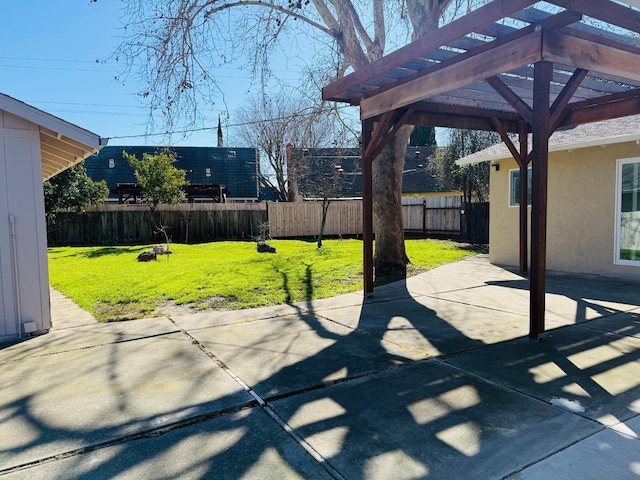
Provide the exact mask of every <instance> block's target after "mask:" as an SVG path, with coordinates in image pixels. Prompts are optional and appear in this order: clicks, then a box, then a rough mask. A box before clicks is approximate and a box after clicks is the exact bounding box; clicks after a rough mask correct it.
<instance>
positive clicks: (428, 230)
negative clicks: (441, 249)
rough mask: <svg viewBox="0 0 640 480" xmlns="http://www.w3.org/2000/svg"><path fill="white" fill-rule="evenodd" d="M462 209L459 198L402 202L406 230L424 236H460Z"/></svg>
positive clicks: (408, 199)
mask: <svg viewBox="0 0 640 480" xmlns="http://www.w3.org/2000/svg"><path fill="white" fill-rule="evenodd" d="M461 209H462V200H461V198H460V197H459V196H447V197H427V198H405V199H403V200H402V223H403V226H404V230H405V232H413V233H422V234H424V235H443V236H456V235H459V234H460V211H461Z"/></svg>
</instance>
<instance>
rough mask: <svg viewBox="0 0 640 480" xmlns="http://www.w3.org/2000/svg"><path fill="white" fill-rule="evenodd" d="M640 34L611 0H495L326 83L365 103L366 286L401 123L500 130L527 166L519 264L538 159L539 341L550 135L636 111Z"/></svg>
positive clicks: (332, 92)
mask: <svg viewBox="0 0 640 480" xmlns="http://www.w3.org/2000/svg"><path fill="white" fill-rule="evenodd" d="M639 33H640V13H639V12H638V11H637V10H635V9H633V8H630V7H628V6H625V5H623V4H621V3H617V2H615V1H612V0H546V1H541V2H538V1H532V0H494V1H492V2H490V3H488V4H486V5H485V6H483V7H481V8H479V9H477V10H475V11H473V12H472V13H470V14H468V15H466V16H464V17H462V18H459V19H458V20H455V21H453V22H451V23H449V24H447V25H445V26H444V27H442V28H440V29H438V30H436V31H434V32H432V33H429V34H426V35H424V36H422V37H420V38H419V39H417V40H416V41H414V42H412V43H411V44H409V45H407V46H405V47H403V48H401V49H399V50H397V51H395V52H393V53H391V54H389V55H387V56H385V57H383V58H382V59H380V60H378V61H376V62H373V63H371V64H369V65H366V66H365V67H362V68H360V69H358V70H357V71H355V72H353V73H351V74H350V75H348V76H346V77H344V78H341V79H339V80H336V81H335V82H333V83H331V84H330V85H328V86H326V87H325V88H323V90H322V97H323V99H324V100H332V101H338V102H347V103H349V104H351V105H359V106H360V117H361V120H362V140H363V141H362V149H363V154H362V161H363V166H362V172H363V182H364V184H363V197H364V217H363V229H364V232H363V240H364V290H365V294H370V293H372V292H373V222H372V189H371V182H372V169H371V165H372V162H373V161H374V159H375V157H376V156H377V155H378V154H379V153H380V152H381V150H382V149H383V148H384V147H385V145H387V144H388V142H389V141H390V140H391V139H392V138H393V136H394V134H395V132H397V131H398V129H399V128H400V127H401V126H403V125H424V126H440V127H451V128H462V129H474V130H490V131H496V132H498V133H499V134H500V136H501V138H502V140H503V141H504V142H505V144H506V145H507V147H508V148H509V150H510V152H511V154H512V155H513V157H514V158H515V160H516V162H517V163H518V165H519V167H520V179H521V181H520V187H521V190H520V269H521V270H522V271H523V272H524V271H526V270H527V252H528V246H527V237H528V232H527V183H528V182H527V169H528V166H529V164H531V168H532V202H531V203H532V207H531V266H530V328H529V337H530V338H532V339H540V338H541V337H542V336H543V334H544V331H545V321H544V320H545V319H544V316H545V282H546V248H547V229H546V226H547V177H548V154H549V146H548V140H549V137H550V135H551V134H552V133H553V132H554V131H555V130H557V129H558V128H562V127H569V126H574V125H580V124H583V123H589V122H596V121H601V120H607V119H611V118H618V117H624V116H629V115H634V114H638V113H640V40H639V37H638V34H639ZM529 133H531V134H532V142H531V143H532V145H531V149H529V146H528V145H527V137H528V134H529ZM515 136H517V137H518V139H519V142H518V143H519V147H516V146H515V143H514V142H513V141H512V138H515ZM576 208H579V206H576Z"/></svg>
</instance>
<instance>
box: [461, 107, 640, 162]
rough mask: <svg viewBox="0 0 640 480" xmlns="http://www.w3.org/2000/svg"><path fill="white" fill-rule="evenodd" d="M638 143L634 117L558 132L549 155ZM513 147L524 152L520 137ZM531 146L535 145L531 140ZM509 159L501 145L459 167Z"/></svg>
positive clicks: (639, 122)
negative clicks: (625, 143)
mask: <svg viewBox="0 0 640 480" xmlns="http://www.w3.org/2000/svg"><path fill="white" fill-rule="evenodd" d="M529 137H530V136H529ZM638 141H640V115H633V116H630V117H625V118H614V119H611V120H605V121H602V122H596V123H587V124H584V125H578V126H577V127H572V128H568V129H565V130H557V131H556V132H554V133H553V135H551V137H550V138H549V151H550V152H559V151H564V150H575V149H578V148H587V147H595V146H604V145H612V144H615V143H623V142H638ZM513 143H514V145H515V147H516V148H517V149H520V143H519V142H518V139H517V137H514V138H513ZM528 143H529V144H531V138H529V142H528ZM505 158H511V152H510V151H509V149H508V148H507V146H506V145H505V144H504V143H497V144H495V145H492V146H490V147H488V148H485V149H484V150H481V151H479V152H476V153H473V154H471V155H468V156H466V157H464V158H461V159H459V160H457V161H456V163H457V164H458V165H470V164H474V163H481V162H489V161H492V160H502V159H505Z"/></svg>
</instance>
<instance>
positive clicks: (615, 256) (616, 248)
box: [613, 157, 640, 267]
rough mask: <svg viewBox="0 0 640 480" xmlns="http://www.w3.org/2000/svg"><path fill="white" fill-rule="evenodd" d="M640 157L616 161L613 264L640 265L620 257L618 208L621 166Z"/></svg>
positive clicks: (620, 197) (637, 161)
mask: <svg viewBox="0 0 640 480" xmlns="http://www.w3.org/2000/svg"><path fill="white" fill-rule="evenodd" d="M639 162H640V157H632V158H619V159H618V160H617V161H616V193H615V195H616V201H615V205H616V206H615V209H616V210H615V212H614V213H615V215H614V218H615V220H614V222H615V224H614V230H613V231H614V241H613V263H614V265H630V266H633V267H640V261H637V260H622V259H621V258H620V220H621V218H620V214H621V213H622V212H621V211H620V210H621V209H622V204H621V202H622V195H621V194H620V193H621V191H622V166H623V165H626V164H627V163H639Z"/></svg>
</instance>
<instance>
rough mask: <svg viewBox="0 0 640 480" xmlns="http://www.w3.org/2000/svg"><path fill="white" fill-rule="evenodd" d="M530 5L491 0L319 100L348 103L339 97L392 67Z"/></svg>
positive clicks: (353, 76) (355, 75)
mask: <svg viewBox="0 0 640 480" xmlns="http://www.w3.org/2000/svg"><path fill="white" fill-rule="evenodd" d="M534 3H536V0H494V1H493V2H490V3H488V4H487V5H484V6H482V7H480V8H478V9H477V10H476V11H475V12H474V13H475V15H474V16H473V19H470V18H465V17H462V18H458V19H457V20H454V21H453V22H451V23H449V24H447V25H445V26H443V27H442V28H439V29H438V30H437V31H435V32H430V33H427V34H426V35H423V36H422V37H420V38H418V39H417V40H415V41H414V42H411V43H410V44H409V45H406V46H404V47H402V48H400V49H398V50H396V51H395V52H393V53H390V54H389V55H387V56H386V57H385V58H384V61H378V62H374V63H370V64H368V65H365V66H363V67H361V68H359V69H358V70H356V71H355V72H353V73H351V74H350V75H347V76H346V77H344V78H341V79H338V80H336V81H335V82H333V83H331V84H330V85H327V86H326V87H324V88H323V89H322V98H323V99H324V100H332V101H347V102H350V101H351V100H350V99H348V98H344V97H342V96H341V95H340V94H341V93H342V92H345V91H347V90H350V89H351V88H354V87H356V86H357V85H359V84H360V83H364V82H366V81H367V80H371V79H374V78H376V77H377V76H379V75H381V74H383V73H386V72H388V71H389V70H392V69H393V68H397V67H401V66H402V65H404V64H405V63H408V62H410V61H412V60H414V59H416V58H419V57H420V56H421V55H424V54H425V53H428V52H430V51H432V50H435V49H436V48H438V47H440V46H442V45H446V44H447V43H449V42H452V41H454V40H456V39H458V38H460V37H463V36H465V35H467V34H469V33H471V32H476V31H479V30H482V29H483V28H486V27H488V26H489V25H492V24H493V23H494V22H497V21H498V20H500V19H501V18H504V17H505V16H508V15H510V14H512V13H515V12H517V11H518V10H522V9H523V8H527V7H529V6H531V5H533V4H534Z"/></svg>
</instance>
